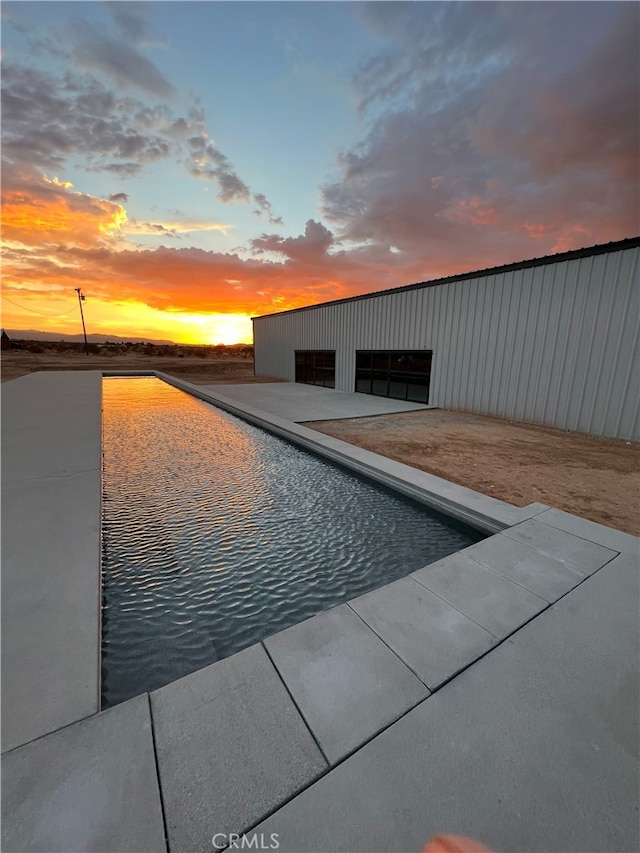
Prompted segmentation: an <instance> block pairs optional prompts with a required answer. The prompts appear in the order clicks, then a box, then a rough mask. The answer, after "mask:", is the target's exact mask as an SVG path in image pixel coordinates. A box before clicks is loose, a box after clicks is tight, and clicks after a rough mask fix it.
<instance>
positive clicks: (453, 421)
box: [0, 351, 640, 535]
mask: <svg viewBox="0 0 640 853" xmlns="http://www.w3.org/2000/svg"><path fill="white" fill-rule="evenodd" d="M0 366H1V376H2V381H3V382H5V381H7V380H10V379H15V378H17V377H19V376H24V375H25V374H27V373H32V372H34V371H37V370H99V369H111V370H118V369H121V370H136V369H138V370H161V371H164V372H165V373H169V374H172V375H175V376H178V377H182V378H184V379H186V380H187V381H188V382H193V383H196V384H202V385H204V384H214V383H219V384H225V383H233V382H277V381H278V380H277V379H270V378H267V377H255V376H254V375H253V363H252V361H251V360H250V359H245V358H230V357H226V358H225V357H224V356H222V357H219V358H207V359H202V358H194V357H188V356H185V357H184V358H170V357H163V356H148V355H142V354H137V353H133V352H132V353H127V354H124V355H95V356H94V355H90V356H87V355H85V354H83V353H68V352H67V353H55V352H53V353H47V352H45V353H42V354H37V355H36V354H34V353H29V352H24V351H16V352H11V351H9V352H5V353H3V354H2V359H1V362H0ZM307 426H310V427H312V428H313V429H317V430H319V431H320V432H323V433H326V434H328V435H333V436H335V437H336V438H340V439H342V440H343V441H348V442H350V443H351V444H356V445H358V446H360V447H364V448H366V449H367V450H373V451H374V452H376V453H380V454H382V455H383V456H388V457H390V458H391V459H397V460H398V461H400V462H405V463H406V464H408V465H413V466H414V467H416V468H421V469H422V470H423V471H428V472H429V473H431V474H436V475H437V476H439V477H444V478H445V479H447V480H452V481H453V482H455V483H460V484H461V485H463V486H468V487H469V488H471V489H475V490H476V491H479V492H483V493H484V494H487V495H492V496H494V497H496V498H500V499H501V500H504V501H508V502H509V503H513V504H515V505H516V506H525V505H526V504H529V503H533V502H535V501H540V502H541V503H546V504H550V505H551V506H556V507H559V508H560V509H565V510H567V511H568V512H573V513H576V514H577V515H582V516H584V517H585V518H590V519H592V520H593V521H598V522H600V523H601V524H606V525H608V526H610V527H616V528H618V529H619V530H625V531H627V532H628V533H634V534H636V535H639V534H640V445H638V444H632V443H630V442H625V441H619V440H616V439H597V438H590V437H588V436H581V435H576V434H573V433H565V432H562V431H560V430H554V429H546V428H544V427H536V426H532V425H526V424H516V423H512V422H510V421H504V420H499V419H497V418H487V417H479V416H477V415H470V414H464V413H460V412H449V411H445V410H443V409H432V410H428V411H421V412H408V413H405V414H401V415H381V416H379V417H373V418H355V419H351V420H343V421H318V422H314V423H310V424H307Z"/></svg>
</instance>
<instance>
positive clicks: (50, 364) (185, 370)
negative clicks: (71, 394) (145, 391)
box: [0, 350, 278, 385]
mask: <svg viewBox="0 0 640 853" xmlns="http://www.w3.org/2000/svg"><path fill="white" fill-rule="evenodd" d="M38 370H161V371H162V372H164V373H169V374H171V375H173V376H178V377H182V378H183V379H185V380H186V381H187V382H193V383H195V384H196V385H206V384H214V383H220V384H221V385H224V384H226V383H233V382H274V381H278V380H274V379H269V378H267V377H256V376H254V375H253V361H252V360H251V359H250V358H249V359H246V358H231V357H225V356H221V357H219V358H206V359H203V358H194V357H189V356H185V357H184V358H175V357H174V358H172V357H164V356H148V355H142V354H139V353H134V352H131V353H126V354H123V355H85V354H84V353H80V352H78V353H74V352H71V353H69V352H65V353H56V352H45V353H41V354H40V353H39V354H37V355H36V354H35V353H30V352H25V351H20V350H17V351H15V352H11V351H8V352H3V353H2V359H1V360H0V375H1V377H2V381H3V382H7V381H8V380H10V379H17V378H18V377H20V376H25V375H26V374H27V373H34V372H36V371H38Z"/></svg>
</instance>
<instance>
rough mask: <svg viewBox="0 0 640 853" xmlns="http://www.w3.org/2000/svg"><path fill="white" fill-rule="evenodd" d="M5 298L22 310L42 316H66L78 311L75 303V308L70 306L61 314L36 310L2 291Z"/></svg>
mask: <svg viewBox="0 0 640 853" xmlns="http://www.w3.org/2000/svg"><path fill="white" fill-rule="evenodd" d="M0 296H2V298H3V299H6V300H7V302H10V303H11V304H12V305H15V306H16V308H20V309H21V310H22V311H31V313H32V314H40V315H41V316H42V317H64V316H65V315H66V314H71V312H72V311H77V310H78V306H77V305H74V306H73V308H70V309H69V310H68V311H63V312H62V313H61V314H48V313H47V312H46V311H36V310H35V309H34V308H27V306H26V305H18V303H17V302H14V301H13V299H9V297H8V296H5V295H4V293H1V294H0Z"/></svg>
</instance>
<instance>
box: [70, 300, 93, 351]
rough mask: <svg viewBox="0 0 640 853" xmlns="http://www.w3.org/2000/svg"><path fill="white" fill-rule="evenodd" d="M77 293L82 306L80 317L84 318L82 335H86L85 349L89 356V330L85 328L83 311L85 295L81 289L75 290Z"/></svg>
mask: <svg viewBox="0 0 640 853" xmlns="http://www.w3.org/2000/svg"><path fill="white" fill-rule="evenodd" d="M73 289H74V290H75V292H76V293H77V294H78V304H79V305H80V316H81V317H82V334H83V335H84V349H85V352H86V354H87V355H89V344H88V343H87V330H86V329H85V327H84V312H83V310H82V303H83V302H84V293H83V292H82V291H81V290H80V288H79V287H74V288H73Z"/></svg>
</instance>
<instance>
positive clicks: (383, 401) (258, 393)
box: [201, 382, 433, 423]
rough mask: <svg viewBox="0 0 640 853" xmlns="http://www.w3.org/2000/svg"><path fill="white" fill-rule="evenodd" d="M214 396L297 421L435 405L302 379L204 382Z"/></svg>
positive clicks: (385, 412)
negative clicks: (363, 392) (310, 383)
mask: <svg viewBox="0 0 640 853" xmlns="http://www.w3.org/2000/svg"><path fill="white" fill-rule="evenodd" d="M201 387H202V388H204V389H205V390H206V391H208V392H209V393H211V394H213V395H214V396H220V395H222V396H224V397H226V398H227V399H229V400H233V401H235V402H236V403H239V404H240V405H243V406H252V407H253V408H256V409H261V410H262V411H263V412H268V413H269V414H270V415H277V416H278V417H281V418H285V419H286V420H289V421H293V422H294V423H301V422H303V421H327V420H336V419H337V418H370V417H372V416H373V415H392V414H395V413H396V412H414V411H418V410H419V409H431V408H433V407H432V406H425V405H423V404H422V403H411V402H409V401H406V400H391V399H389V398H387V397H373V396H371V395H370V394H351V393H349V392H347V391H334V390H333V389H332V388H319V387H317V386H315V385H303V384H301V383H299V382H273V383H271V382H269V383H267V384H264V385H263V384H261V383H256V384H255V385H251V384H242V385H203V386H201Z"/></svg>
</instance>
